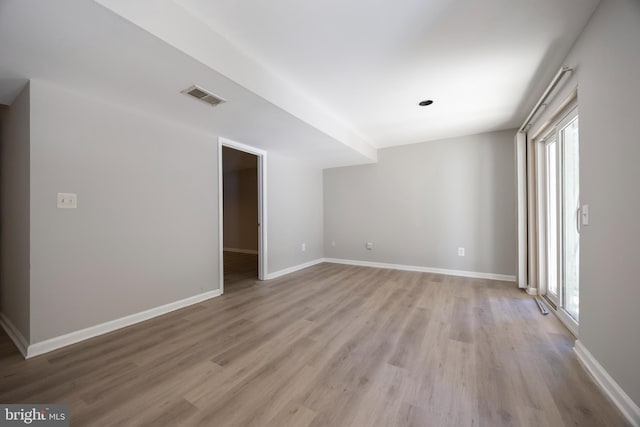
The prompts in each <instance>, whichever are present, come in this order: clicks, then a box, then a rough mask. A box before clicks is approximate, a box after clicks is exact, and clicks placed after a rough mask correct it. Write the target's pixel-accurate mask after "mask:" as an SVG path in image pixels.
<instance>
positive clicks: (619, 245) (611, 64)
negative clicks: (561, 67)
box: [539, 0, 640, 404]
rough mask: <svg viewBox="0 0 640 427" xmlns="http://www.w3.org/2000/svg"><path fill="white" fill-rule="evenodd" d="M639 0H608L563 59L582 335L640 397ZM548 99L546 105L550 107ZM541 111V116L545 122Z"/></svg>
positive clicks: (617, 377) (612, 372)
mask: <svg viewBox="0 0 640 427" xmlns="http://www.w3.org/2000/svg"><path fill="white" fill-rule="evenodd" d="M639 43H640V2H638V1H637V0H605V1H603V2H602V3H601V4H600V6H599V8H598V10H597V11H596V13H595V14H594V16H593V17H592V19H591V21H590V22H589V24H588V25H587V27H586V28H585V31H584V33H583V34H582V35H581V36H580V38H579V39H578V42H577V43H576V45H575V46H574V48H573V49H572V51H571V53H570V54H569V56H568V57H567V59H566V60H565V62H564V63H565V64H566V65H568V66H573V67H575V72H574V73H573V75H572V77H571V79H570V80H569V81H568V82H567V83H566V84H564V86H563V91H564V94H560V95H558V96H557V97H556V103H557V102H560V101H561V100H562V99H563V97H565V96H566V95H567V94H568V93H569V92H570V91H571V90H573V89H574V88H575V87H576V86H577V87H578V110H579V114H580V199H581V202H582V203H583V204H585V203H586V204H588V205H589V207H590V225H589V226H587V227H583V228H582V232H581V235H580V239H581V241H580V332H579V338H580V341H581V342H582V343H583V344H584V345H585V347H586V348H587V349H588V350H589V352H591V354H592V355H593V356H594V357H595V358H596V359H597V360H598V361H599V362H600V364H601V365H602V366H603V367H604V368H605V370H606V371H607V372H608V373H609V374H610V375H611V376H612V377H613V379H614V380H615V381H616V382H618V384H619V385H620V386H621V387H622V388H623V389H624V390H625V391H626V393H627V394H628V395H629V396H630V397H631V398H632V399H633V400H634V401H635V402H636V404H640V369H638V361H639V360H640V340H638V339H637V337H638V325H640V309H639V308H638V304H639V302H640V286H639V283H638V281H639V279H638V277H639V276H638V273H639V269H638V260H640V222H639V221H638V216H639V215H638V212H640V192H639V191H638V183H640V169H638V159H640V138H639V137H638V117H639V111H640V110H639V109H638V100H639V99H640V83H639V81H640V80H639V77H638V76H640V48H639ZM553 107H554V106H553V105H552V106H550V108H549V109H548V110H549V111H553V109H554V108H553ZM543 121H544V120H543V119H540V120H539V122H543Z"/></svg>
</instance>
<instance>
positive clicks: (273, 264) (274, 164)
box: [267, 153, 323, 273]
mask: <svg viewBox="0 0 640 427" xmlns="http://www.w3.org/2000/svg"><path fill="white" fill-rule="evenodd" d="M267 162H268V166H267V186H268V200H267V219H268V228H267V234H268V241H269V259H268V260H267V264H268V267H269V268H268V272H269V273H274V272H277V271H280V270H283V269H285V268H288V267H292V266H296V265H300V264H303V263H306V262H309V261H313V260H316V259H319V258H322V257H323V235H322V170H321V169H318V168H313V167H309V166H308V165H306V164H304V163H301V162H300V161H299V160H294V159H290V158H287V157H284V156H281V155H279V154H277V153H269V154H268V156H267ZM302 243H306V245H307V250H306V251H305V252H303V251H302V250H301V245H302Z"/></svg>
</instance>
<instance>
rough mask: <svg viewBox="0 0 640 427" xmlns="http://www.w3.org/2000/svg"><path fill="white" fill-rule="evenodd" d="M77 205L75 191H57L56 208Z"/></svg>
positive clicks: (70, 207) (68, 207)
mask: <svg viewBox="0 0 640 427" xmlns="http://www.w3.org/2000/svg"><path fill="white" fill-rule="evenodd" d="M77 207H78V194H77V193H58V209H76V208H77Z"/></svg>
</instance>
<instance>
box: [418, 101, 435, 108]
mask: <svg viewBox="0 0 640 427" xmlns="http://www.w3.org/2000/svg"><path fill="white" fill-rule="evenodd" d="M431 104H433V101H432V100H430V99H425V100H424V101H420V103H419V104H418V105H419V106H421V107H426V106H427V105H431Z"/></svg>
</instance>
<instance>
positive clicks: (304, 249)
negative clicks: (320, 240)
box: [302, 243, 307, 252]
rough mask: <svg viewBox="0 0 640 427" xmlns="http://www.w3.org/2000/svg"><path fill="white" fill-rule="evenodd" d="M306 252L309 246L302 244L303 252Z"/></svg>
mask: <svg viewBox="0 0 640 427" xmlns="http://www.w3.org/2000/svg"><path fill="white" fill-rule="evenodd" d="M306 250H307V244H306V243H303V244H302V252H306Z"/></svg>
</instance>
